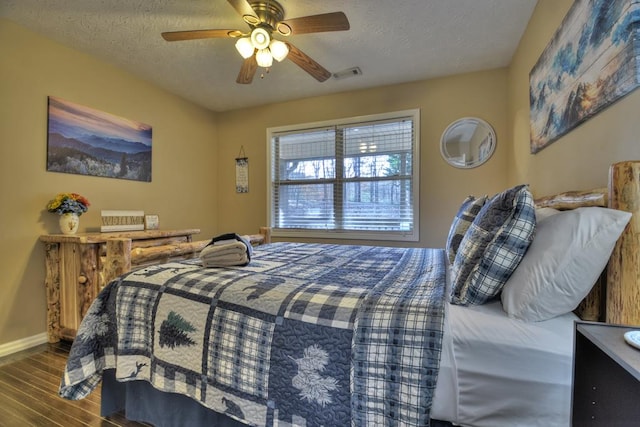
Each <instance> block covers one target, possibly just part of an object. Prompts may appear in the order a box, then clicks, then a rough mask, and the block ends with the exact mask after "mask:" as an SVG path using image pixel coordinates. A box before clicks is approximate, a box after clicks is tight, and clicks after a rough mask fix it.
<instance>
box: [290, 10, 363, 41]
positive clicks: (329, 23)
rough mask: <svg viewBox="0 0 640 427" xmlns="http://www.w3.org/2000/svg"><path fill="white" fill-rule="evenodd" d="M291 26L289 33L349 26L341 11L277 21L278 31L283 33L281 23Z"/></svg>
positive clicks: (329, 29) (307, 32) (346, 27)
mask: <svg viewBox="0 0 640 427" xmlns="http://www.w3.org/2000/svg"><path fill="white" fill-rule="evenodd" d="M281 24H285V25H286V26H288V27H289V28H291V34H293V35H296V34H309V33H322V32H325V31H345V30H348V29H349V28H351V26H350V25H349V20H348V19H347V16H346V15H345V14H344V13H342V12H331V13H323V14H321V15H310V16H302V17H300V18H293V19H287V20H285V21H282V22H280V23H278V27H279V28H278V32H280V33H281V34H283V35H288V34H286V32H287V31H286V27H285V31H283V30H282V29H281V28H282V25H281Z"/></svg>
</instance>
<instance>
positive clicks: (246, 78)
mask: <svg viewBox="0 0 640 427" xmlns="http://www.w3.org/2000/svg"><path fill="white" fill-rule="evenodd" d="M257 69H258V63H257V62H256V55H255V54H254V55H252V56H250V57H249V58H247V59H245V60H244V62H243V63H242V67H240V72H239V73H238V77H237V78H236V83H240V84H244V85H247V84H249V83H251V82H252V81H253V76H254V75H255V74H256V70H257Z"/></svg>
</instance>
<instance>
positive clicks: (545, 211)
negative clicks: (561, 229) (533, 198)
mask: <svg viewBox="0 0 640 427" xmlns="http://www.w3.org/2000/svg"><path fill="white" fill-rule="evenodd" d="M559 212H560V211H559V210H558V209H554V208H536V222H540V221H542V220H543V219H545V218H549V217H550V216H551V215H555V214H557V213H559Z"/></svg>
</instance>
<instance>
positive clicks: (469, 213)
mask: <svg viewBox="0 0 640 427" xmlns="http://www.w3.org/2000/svg"><path fill="white" fill-rule="evenodd" d="M486 202H487V196H482V197H480V198H478V199H476V198H475V197H474V196H467V198H466V199H464V201H463V202H462V205H461V206H460V209H458V213H457V214H456V216H455V217H454V218H453V222H452V223H451V228H450V229H449V235H448V236H447V244H446V246H445V249H446V251H447V256H448V257H449V262H450V263H451V264H453V260H454V259H455V257H456V252H458V247H459V246H460V242H461V241H462V238H463V237H464V234H465V233H466V232H467V230H468V229H469V226H470V225H471V223H472V222H473V220H474V219H475V218H476V216H477V215H478V212H480V209H481V208H482V206H484V204H485V203H486Z"/></svg>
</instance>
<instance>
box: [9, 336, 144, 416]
mask: <svg viewBox="0 0 640 427" xmlns="http://www.w3.org/2000/svg"><path fill="white" fill-rule="evenodd" d="M68 354H69V344H66V343H58V344H44V345H41V346H38V347H35V348H33V349H30V350H25V351H23V352H19V353H16V354H13V355H9V356H6V357H3V358H0V426H2V427H5V426H6V427H26V426H43V427H53V426H63V427H74V426H105V427H106V426H109V427H115V426H147V425H146V424H141V423H136V422H133V421H128V420H127V419H125V418H124V416H123V415H122V414H116V415H113V416H110V417H106V418H102V417H100V387H99V386H98V388H97V389H96V390H94V391H93V393H91V395H89V397H87V398H86V399H83V400H78V401H71V400H66V399H62V398H61V397H59V396H58V386H59V385H60V379H61V378H62V373H63V370H64V366H65V363H66V361H67V356H68Z"/></svg>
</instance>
